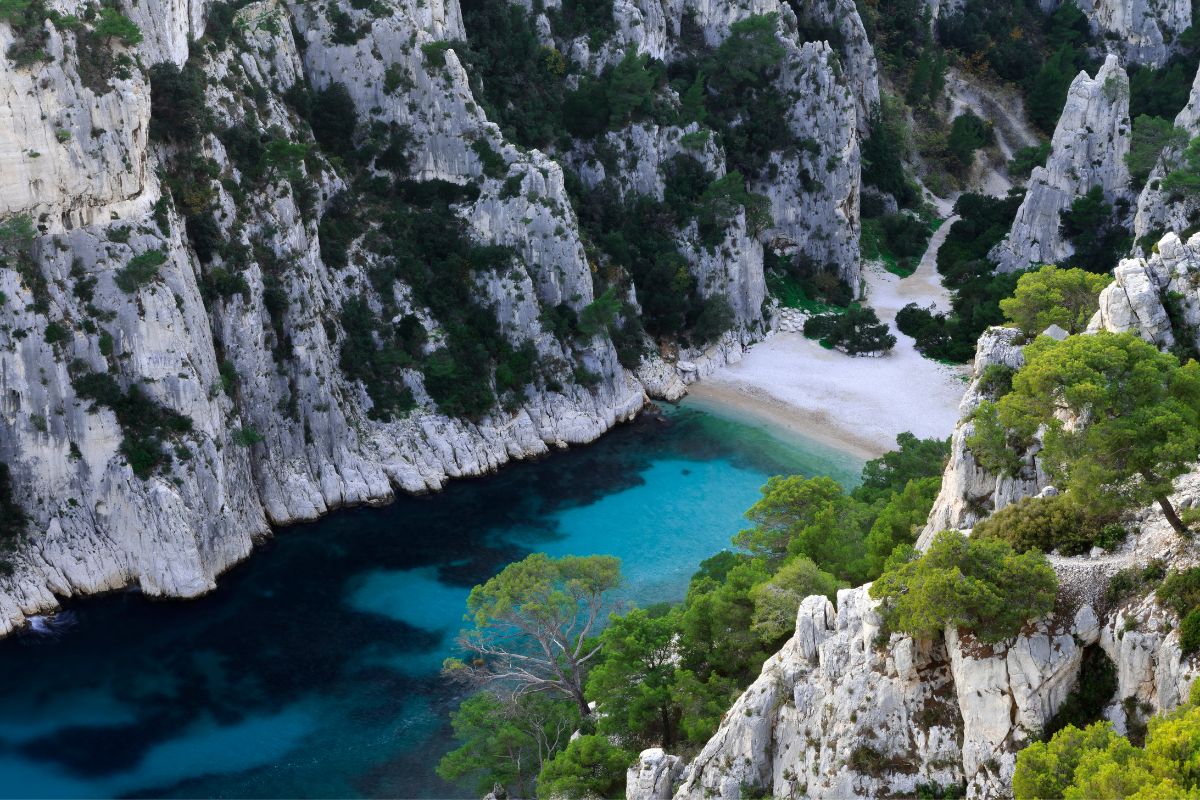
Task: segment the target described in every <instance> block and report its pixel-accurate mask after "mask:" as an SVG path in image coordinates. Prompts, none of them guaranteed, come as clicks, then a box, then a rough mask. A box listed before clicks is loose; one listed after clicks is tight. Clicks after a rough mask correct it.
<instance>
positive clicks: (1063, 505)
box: [971, 494, 1125, 556]
mask: <svg viewBox="0 0 1200 800" xmlns="http://www.w3.org/2000/svg"><path fill="white" fill-rule="evenodd" d="M971 535H972V536H976V537H982V538H987V537H991V538H996V539H1001V540H1003V541H1005V542H1008V543H1009V544H1010V545H1012V547H1013V549H1014V550H1016V551H1018V552H1022V553H1023V552H1025V551H1026V550H1040V551H1042V552H1043V553H1049V552H1050V551H1052V550H1057V551H1058V552H1060V553H1061V554H1063V555H1065V556H1076V555H1079V554H1081V553H1086V552H1088V551H1089V550H1091V549H1092V548H1093V547H1095V546H1100V547H1104V548H1105V549H1111V548H1112V547H1114V546H1116V545H1117V544H1118V543H1120V541H1121V540H1122V539H1123V538H1124V536H1125V529H1124V528H1122V527H1121V526H1120V525H1119V524H1118V523H1117V520H1116V516H1115V515H1114V514H1112V513H1111V512H1100V513H1097V512H1095V511H1094V510H1092V509H1091V508H1088V507H1086V506H1081V505H1080V504H1079V503H1078V502H1077V501H1076V500H1075V499H1074V498H1073V497H1071V496H1070V495H1067V494H1060V495H1056V496H1054V497H1026V498H1024V499H1022V500H1018V501H1017V502H1016V503H1013V504H1012V505H1009V506H1005V507H1004V508H1002V509H1000V510H999V511H997V512H996V513H995V514H992V515H991V516H990V517H988V518H987V519H984V520H981V521H980V522H979V523H978V524H977V525H976V526H975V529H974V531H973V532H972V534H971Z"/></svg>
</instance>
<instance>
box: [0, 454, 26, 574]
mask: <svg viewBox="0 0 1200 800" xmlns="http://www.w3.org/2000/svg"><path fill="white" fill-rule="evenodd" d="M28 524H29V516H28V515H27V514H26V513H25V510H24V509H22V508H21V506H20V504H19V503H17V501H16V499H14V498H13V493H12V476H11V474H10V470H9V468H8V464H5V463H3V462H0V575H7V574H9V572H11V570H12V565H11V564H9V562H8V560H7V559H6V558H5V556H6V555H7V554H8V553H10V552H12V550H13V548H14V547H15V546H16V544H17V542H19V541H20V539H21V537H22V536H24V535H25V531H26V528H27V526H28Z"/></svg>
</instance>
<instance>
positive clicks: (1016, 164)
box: [1008, 142, 1050, 181]
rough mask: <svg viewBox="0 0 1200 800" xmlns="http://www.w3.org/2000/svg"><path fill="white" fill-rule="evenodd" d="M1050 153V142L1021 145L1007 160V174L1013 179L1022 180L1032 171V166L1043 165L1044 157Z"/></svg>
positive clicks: (1044, 163) (1044, 162)
mask: <svg viewBox="0 0 1200 800" xmlns="http://www.w3.org/2000/svg"><path fill="white" fill-rule="evenodd" d="M1049 155H1050V142H1042V143H1041V144H1033V145H1029V146H1028V147H1022V148H1020V149H1018V150H1016V151H1015V152H1014V153H1013V157H1012V160H1011V161H1009V162H1008V175H1009V177H1010V178H1012V179H1013V180H1014V181H1019V180H1024V179H1026V178H1028V177H1029V174H1030V173H1031V172H1033V169H1034V167H1044V166H1045V165H1046V158H1047V157H1049Z"/></svg>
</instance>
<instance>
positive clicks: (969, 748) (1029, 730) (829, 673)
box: [628, 234, 1200, 800]
mask: <svg viewBox="0 0 1200 800" xmlns="http://www.w3.org/2000/svg"><path fill="white" fill-rule="evenodd" d="M1197 269H1200V235H1197V236H1196V237H1193V239H1192V240H1190V241H1189V242H1188V243H1187V244H1184V243H1182V242H1180V240H1179V238H1178V237H1177V236H1175V235H1174V234H1169V235H1167V236H1166V237H1164V238H1163V239H1162V241H1160V242H1159V243H1158V244H1157V245H1156V247H1155V254H1154V255H1153V256H1152V257H1151V258H1149V259H1127V260H1126V261H1124V262H1122V264H1121V266H1120V267H1119V268H1118V270H1117V282H1115V283H1114V284H1112V285H1111V286H1109V287H1108V288H1107V289H1105V291H1104V293H1103V294H1102V295H1101V308H1100V311H1099V312H1098V313H1097V314H1096V317H1095V319H1093V320H1092V322H1091V329H1092V330H1100V329H1105V330H1136V331H1138V332H1140V333H1141V334H1142V335H1143V336H1144V337H1145V338H1147V339H1148V340H1150V341H1156V342H1157V343H1158V344H1160V345H1161V346H1166V345H1168V344H1169V343H1170V340H1167V339H1165V338H1163V336H1161V335H1156V332H1159V331H1161V324H1162V319H1163V318H1164V317H1166V316H1168V315H1167V314H1166V311H1165V309H1164V302H1163V298H1166V297H1168V296H1170V295H1171V294H1172V293H1178V294H1179V295H1180V296H1182V299H1181V300H1179V301H1178V302H1179V303H1180V304H1181V305H1180V306H1178V308H1180V309H1184V310H1180V311H1178V312H1173V313H1174V314H1175V316H1176V317H1177V318H1180V319H1187V320H1189V322H1188V323H1187V324H1188V325H1194V324H1196V322H1200V314H1198V313H1197V312H1196V311H1195V310H1194V309H1196V308H1197V307H1198V306H1200V298H1197V296H1196V289H1195V288H1194V284H1195V283H1196V281H1195V280H1194V276H1195V275H1196V274H1197ZM1193 320H1195V322H1193ZM1177 324H1178V323H1177ZM1168 333H1169V331H1168ZM1019 337H1020V333H1019V332H1018V331H1016V330H1015V329H1008V328H992V329H990V330H988V331H987V332H986V333H985V334H984V336H983V337H982V338H981V339H980V342H979V348H978V352H977V355H976V361H975V368H974V372H973V375H972V380H971V383H970V385H969V387H968V389H967V392H966V394H965V396H964V398H963V402H962V406H961V411H962V421H961V422H960V423H959V426H958V428H957V430H956V431H955V434H954V438H953V440H952V451H951V457H950V461H949V463H948V464H947V467H946V471H945V473H944V476H943V480H942V489H941V492H940V494H939V495H938V498H937V500H936V501H935V503H934V506H933V509H932V511H931V513H930V516H929V520H928V523H927V525H926V527H925V529H924V531H923V532H922V534H921V536H920V538H919V540H918V544H917V546H918V547H919V548H923V547H927V546H928V544H929V542H930V541H931V539H932V536H933V534H935V533H936V532H938V531H941V530H945V529H969V528H970V527H971V526H973V525H974V524H975V522H977V521H978V520H979V519H981V518H982V517H984V516H986V515H987V514H988V513H990V512H992V511H994V510H996V509H999V508H1002V507H1003V506H1004V505H1006V504H1008V503H1012V502H1015V501H1016V500H1019V499H1021V498H1023V497H1027V496H1030V495H1034V494H1038V493H1050V492H1052V491H1053V487H1049V486H1048V485H1047V483H1046V478H1045V475H1044V474H1043V473H1042V472H1041V471H1040V469H1039V468H1038V466H1037V459H1036V453H1035V452H1031V453H1029V454H1027V463H1026V467H1025V470H1024V471H1023V473H1022V474H1021V475H1019V476H1017V477H1016V478H1010V477H998V476H995V475H991V474H989V473H988V472H987V471H986V470H985V469H983V468H982V467H981V466H979V464H978V463H977V462H976V461H975V459H974V457H973V456H972V454H971V452H970V448H969V447H968V445H967V439H968V438H969V437H970V433H971V431H972V430H973V427H972V421H971V415H972V412H973V411H974V410H975V409H976V408H977V407H978V406H979V404H980V402H982V401H983V400H985V399H988V395H987V392H988V381H987V380H985V376H986V375H987V374H988V373H989V371H990V372H992V373H994V372H995V370H994V368H996V367H1002V368H1008V369H1018V368H1020V367H1021V366H1022V364H1023V363H1024V357H1023V354H1022V345H1021V341H1020V338H1019ZM1177 340H1178V339H1176V341H1177ZM1172 501H1173V502H1174V503H1175V504H1176V507H1177V508H1195V507H1198V506H1200V472H1193V473H1191V474H1189V475H1186V476H1184V477H1183V478H1181V479H1180V480H1179V482H1178V483H1177V486H1176V492H1175V494H1174V495H1173V497H1172ZM1123 524H1124V525H1125V527H1126V529H1127V530H1128V531H1129V533H1128V536H1127V538H1126V539H1125V541H1124V542H1123V543H1121V544H1120V545H1119V546H1117V547H1116V548H1114V549H1113V550H1112V551H1111V552H1105V551H1103V550H1100V549H1099V548H1096V549H1095V550H1094V551H1093V552H1092V553H1090V554H1088V555H1085V556H1074V557H1065V556H1060V555H1058V554H1055V553H1052V554H1050V555H1049V556H1048V558H1049V561H1050V564H1051V565H1052V566H1053V568H1054V570H1055V572H1056V574H1057V576H1058V581H1059V591H1058V601H1057V603H1056V607H1055V609H1054V611H1053V612H1052V613H1051V614H1049V615H1048V616H1047V617H1046V618H1044V619H1040V620H1035V621H1032V622H1030V623H1027V624H1026V625H1025V627H1024V628H1023V629H1022V630H1021V632H1020V633H1019V635H1017V636H1016V637H1014V638H1013V639H1011V640H1008V641H1005V642H1001V643H997V644H986V643H984V642H981V641H979V640H978V639H976V638H975V637H974V636H973V635H972V634H970V633H968V632H965V631H961V630H954V629H948V630H946V631H945V632H944V635H943V636H942V637H940V638H939V639H938V640H937V641H919V640H914V639H912V638H911V637H907V636H901V635H899V634H895V633H892V634H890V635H886V636H885V635H884V634H881V625H882V621H881V619H880V617H879V615H878V614H877V612H876V610H875V609H876V607H875V603H874V601H873V600H872V599H871V598H870V596H869V588H870V587H869V585H868V586H863V587H859V588H857V589H848V590H843V591H840V592H838V595H837V603H836V606H834V605H833V604H831V603H830V602H829V601H828V600H827V599H826V598H825V597H820V596H816V597H809V598H806V599H805V600H804V601H803V602H802V603H801V605H800V608H799V611H798V614H797V621H796V631H795V635H794V636H793V637H792V638H791V639H790V640H789V641H788V642H787V644H785V645H784V647H783V649H782V650H780V651H779V653H777V654H776V655H774V656H772V657H771V658H769V659H768V660H767V662H766V663H765V665H764V666H763V670H762V674H761V675H760V677H759V678H758V679H757V680H756V681H755V682H754V683H753V684H752V685H751V686H750V687H749V688H748V689H747V690H746V691H745V693H744V694H743V695H742V696H741V697H739V698H738V700H737V701H736V702H735V703H734V705H733V707H732V708H731V709H730V711H729V712H728V713H727V714H726V715H725V717H724V719H723V720H722V723H721V726H720V728H719V729H718V731H717V733H716V734H715V735H714V736H713V737H712V739H710V740H709V742H708V743H707V744H706V745H705V747H704V748H703V750H702V751H701V752H700V754H699V755H698V756H697V757H696V758H695V759H694V760H693V761H692V762H691V763H690V764H688V765H687V767H686V768H685V769H684V770H683V772H682V774H681V776H680V778H679V785H678V787H677V789H676V793H675V797H676V798H702V797H703V798H708V797H722V798H738V797H745V796H759V795H761V794H763V793H764V792H767V793H770V794H771V795H772V796H774V797H786V798H799V797H873V796H880V795H900V794H913V793H916V792H917V787H918V786H924V787H925V788H926V789H930V788H931V786H941V787H945V786H947V785H950V784H954V785H960V786H961V785H963V784H965V786H966V792H967V796H968V797H972V798H992V797H996V798H1002V797H1010V796H1011V780H1012V773H1013V769H1014V766H1015V763H1016V754H1017V752H1018V751H1019V750H1020V749H1021V748H1022V747H1024V746H1025V745H1026V744H1028V743H1029V742H1030V741H1032V740H1033V739H1034V738H1036V737H1037V736H1039V735H1040V733H1041V731H1043V730H1044V729H1045V727H1046V725H1047V724H1048V723H1049V722H1050V721H1051V720H1052V718H1053V717H1054V715H1055V713H1056V712H1057V711H1058V710H1059V709H1060V708H1061V707H1062V705H1063V703H1064V702H1065V701H1066V699H1067V698H1068V696H1069V695H1070V693H1071V691H1072V690H1073V689H1074V687H1075V686H1076V685H1077V683H1078V681H1079V677H1080V674H1081V671H1082V670H1084V669H1097V668H1102V667H1098V666H1096V665H1097V664H1103V663H1104V662H1105V661H1107V662H1109V665H1110V666H1111V668H1112V670H1113V671H1114V672H1115V674H1116V678H1117V681H1116V683H1117V689H1116V691H1115V693H1114V694H1113V696H1112V697H1111V698H1109V700H1108V702H1107V705H1104V706H1103V708H1102V709H1101V711H1102V713H1103V716H1105V717H1106V718H1108V719H1109V720H1111V721H1112V722H1113V724H1114V725H1115V727H1116V729H1117V730H1118V731H1121V732H1126V731H1135V730H1137V729H1139V728H1141V726H1144V724H1145V721H1146V719H1147V718H1148V717H1149V716H1151V715H1153V714H1155V713H1158V712H1159V711H1163V710H1170V709H1172V708H1174V707H1175V706H1177V705H1178V704H1179V703H1180V702H1182V701H1183V700H1184V699H1186V698H1187V697H1188V693H1189V690H1190V687H1191V685H1192V684H1193V683H1194V682H1195V680H1196V679H1197V678H1198V677H1200V663H1198V662H1197V659H1196V658H1194V657H1191V656H1188V657H1185V656H1183V655H1182V654H1181V651H1180V647H1179V619H1178V616H1177V615H1176V614H1175V613H1174V612H1173V611H1171V610H1170V609H1167V608H1165V607H1163V606H1160V605H1159V604H1158V603H1157V601H1156V600H1155V597H1154V595H1153V589H1154V586H1155V585H1156V582H1155V581H1151V582H1149V583H1148V584H1143V585H1141V586H1140V587H1138V586H1137V585H1136V584H1135V585H1134V588H1133V589H1132V590H1131V591H1130V592H1129V593H1128V595H1127V596H1122V595H1116V594H1114V592H1113V590H1112V589H1110V586H1114V585H1116V584H1114V583H1113V582H1112V578H1113V576H1115V575H1116V574H1117V573H1118V572H1121V571H1123V570H1129V571H1131V573H1135V574H1140V573H1141V571H1142V570H1144V569H1145V568H1146V567H1147V565H1150V564H1152V563H1153V564H1157V565H1158V568H1159V569H1184V568H1188V567H1192V566H1196V565H1197V564H1200V547H1198V546H1197V545H1196V544H1195V542H1194V540H1192V539H1186V538H1183V537H1180V536H1178V535H1177V534H1176V533H1175V532H1174V531H1173V529H1172V528H1171V527H1170V525H1169V524H1168V523H1167V521H1166V520H1165V519H1164V518H1163V516H1162V514H1161V512H1160V511H1159V510H1158V509H1157V508H1156V507H1154V508H1145V509H1140V510H1138V511H1136V512H1134V513H1132V514H1130V515H1127V518H1126V519H1125V520H1123ZM968 533H969V531H968ZM660 758H661V757H659V756H657V755H656V756H655V759H660ZM655 763H657V761H649V762H647V763H645V764H641V765H640V768H641V769H643V770H646V771H651V770H652V768H653V767H654V764H655ZM638 769H639V767H635V769H634V770H631V773H630V774H631V776H632V775H633V774H634V772H635V771H637V770H638ZM659 774H661V771H660V772H659ZM630 786H632V787H634V789H635V790H634V791H633V792H631V793H630V794H629V795H628V796H629V797H630V798H631V800H639V798H642V797H650V796H651V795H649V794H645V793H641V789H640V788H639V787H640V786H641V784H634V783H632V782H631V783H630ZM656 791H659V794H657V795H654V796H657V797H661V796H662V794H661V790H658V789H656Z"/></svg>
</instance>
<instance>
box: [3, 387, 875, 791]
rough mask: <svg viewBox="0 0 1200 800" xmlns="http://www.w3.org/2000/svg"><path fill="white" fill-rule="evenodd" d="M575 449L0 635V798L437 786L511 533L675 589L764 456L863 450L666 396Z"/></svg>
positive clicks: (836, 470) (819, 465)
mask: <svg viewBox="0 0 1200 800" xmlns="http://www.w3.org/2000/svg"><path fill="white" fill-rule="evenodd" d="M666 416H667V421H666V422H663V421H659V420H656V419H654V418H652V417H649V416H644V417H643V418H641V419H640V420H638V421H637V422H634V423H632V424H630V425H626V426H623V427H621V428H619V429H617V430H615V431H613V432H612V433H610V434H609V435H607V436H606V437H604V438H603V439H602V440H601V441H600V442H598V443H596V444H594V445H591V446H589V447H586V448H580V449H576V450H572V451H570V452H566V453H561V454H557V455H555V456H552V457H550V458H547V459H544V460H542V461H539V462H536V463H528V464H518V465H514V466H511V467H507V468H505V469H504V470H502V471H501V472H500V473H499V474H498V475H493V476H489V477H486V478H480V479H475V480H466V481H458V482H455V483H452V484H451V485H450V486H449V487H448V488H447V489H446V491H444V492H442V493H440V494H437V495H431V496H427V497H406V498H402V499H400V500H398V501H397V502H396V503H394V504H392V505H390V506H388V507H386V508H379V509H354V510H347V511H340V512H338V513H336V514H334V515H332V516H330V517H328V518H327V519H324V520H322V521H320V522H318V523H314V524H311V525H303V526H297V527H293V528H288V529H285V530H283V531H281V532H280V533H279V534H278V536H277V537H276V538H274V539H273V540H271V541H269V542H268V543H266V544H265V545H264V546H262V547H261V548H260V549H259V551H258V552H256V553H255V555H254V556H253V557H252V558H251V559H249V560H248V561H247V562H246V563H244V564H243V565H241V566H239V567H237V568H235V569H234V570H232V571H231V572H230V573H229V574H227V575H225V576H223V577H222V578H221V579H220V581H219V587H218V590H217V591H216V592H214V593H212V594H210V595H209V596H207V597H203V598H200V599H198V600H192V601H166V602H164V601H158V602H155V601H150V600H147V599H146V598H144V597H142V596H140V595H139V594H137V593H133V592H127V593H119V594H113V595H108V596H105V597H99V598H91V599H87V600H82V601H77V602H73V603H70V604H69V605H68V609H67V612H66V614H64V615H60V619H63V618H67V619H68V622H67V623H66V624H63V625H62V627H60V628H59V629H58V630H57V631H56V633H55V634H54V635H39V634H32V633H29V634H22V635H18V636H16V637H13V638H10V639H8V640H5V641H0V686H2V687H3V688H0V796H6V797H100V796H114V795H122V796H135V797H136V796H172V797H200V796H207V797H213V796H217V797H330V796H339V797H340V796H368V797H379V796H388V797H396V796H399V797H414V796H424V797H447V796H456V795H459V796H461V795H463V794H465V793H464V792H463V791H462V790H461V789H460V788H459V787H454V786H450V785H448V784H445V783H444V782H442V781H441V780H440V779H439V778H437V776H436V774H435V773H434V771H433V769H434V766H435V765H436V763H437V760H438V759H439V758H440V756H441V755H442V754H443V753H444V752H445V751H446V750H447V749H448V748H449V747H450V746H451V732H450V729H449V724H448V721H447V716H448V713H449V711H450V710H451V709H452V708H453V707H454V704H455V701H456V697H455V694H454V690H453V689H452V688H451V687H449V686H447V685H446V684H445V682H444V681H443V680H441V679H440V678H439V676H438V668H439V666H440V664H441V662H442V659H443V658H445V657H446V656H447V655H450V654H451V653H452V649H453V638H454V634H455V632H456V631H457V629H458V627H459V624H460V622H461V618H462V613H463V610H464V600H465V597H466V594H467V592H468V591H469V590H470V587H471V586H473V585H475V584H476V583H480V582H482V581H483V580H485V579H487V578H488V577H489V576H491V575H493V574H495V573H496V572H497V571H499V570H500V569H502V568H503V566H504V565H505V564H507V563H509V562H511V561H514V560H517V559H520V558H522V557H523V556H524V555H526V554H527V553H529V552H533V551H538V550H541V551H546V552H549V553H551V554H555V555H557V554H566V553H573V554H580V555H586V554H591V553H611V554H614V555H617V556H620V557H621V558H622V560H623V573H624V575H625V578H626V583H625V585H624V586H623V588H622V590H621V592H622V594H623V595H624V597H625V599H626V600H627V601H631V602H635V603H638V604H642V605H645V604H647V603H651V602H654V601H658V600H674V599H678V598H681V597H682V594H683V591H684V589H685V588H686V585H687V580H688V578H689V577H690V575H691V573H692V572H693V571H694V570H695V568H696V566H697V565H698V564H699V562H700V561H701V560H703V559H704V558H707V557H708V556H710V555H712V554H714V553H716V552H718V551H719V550H721V549H723V548H724V547H726V546H727V545H728V543H729V538H730V537H731V536H732V535H733V534H735V533H736V532H737V531H738V530H739V529H740V527H741V524H742V512H743V511H744V510H745V509H746V508H748V507H749V506H750V505H751V504H752V503H753V502H754V501H755V500H756V499H757V497H758V496H759V495H758V488H759V486H760V485H761V484H762V483H763V482H764V481H765V479H766V478H767V476H769V475H772V474H778V473H796V472H799V473H804V474H829V475H833V476H834V477H835V478H838V479H840V480H843V481H847V482H852V481H854V480H856V478H857V473H858V471H859V469H860V468H861V463H860V462H858V461H856V460H855V459H854V458H852V457H850V456H846V455H844V454H840V453H837V452H835V451H832V450H830V449H828V448H825V447H822V446H820V445H816V444H814V443H808V442H802V441H796V440H781V439H777V438H774V436H773V435H772V434H771V433H770V432H769V431H767V430H765V429H762V428H757V427H752V426H749V425H745V424H741V423H738V422H734V421H732V420H729V419H726V418H723V417H720V416H716V415H713V414H710V413H705V412H700V411H697V410H694V409H689V408H687V407H686V406H685V407H684V408H682V409H668V410H667V411H666Z"/></svg>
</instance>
